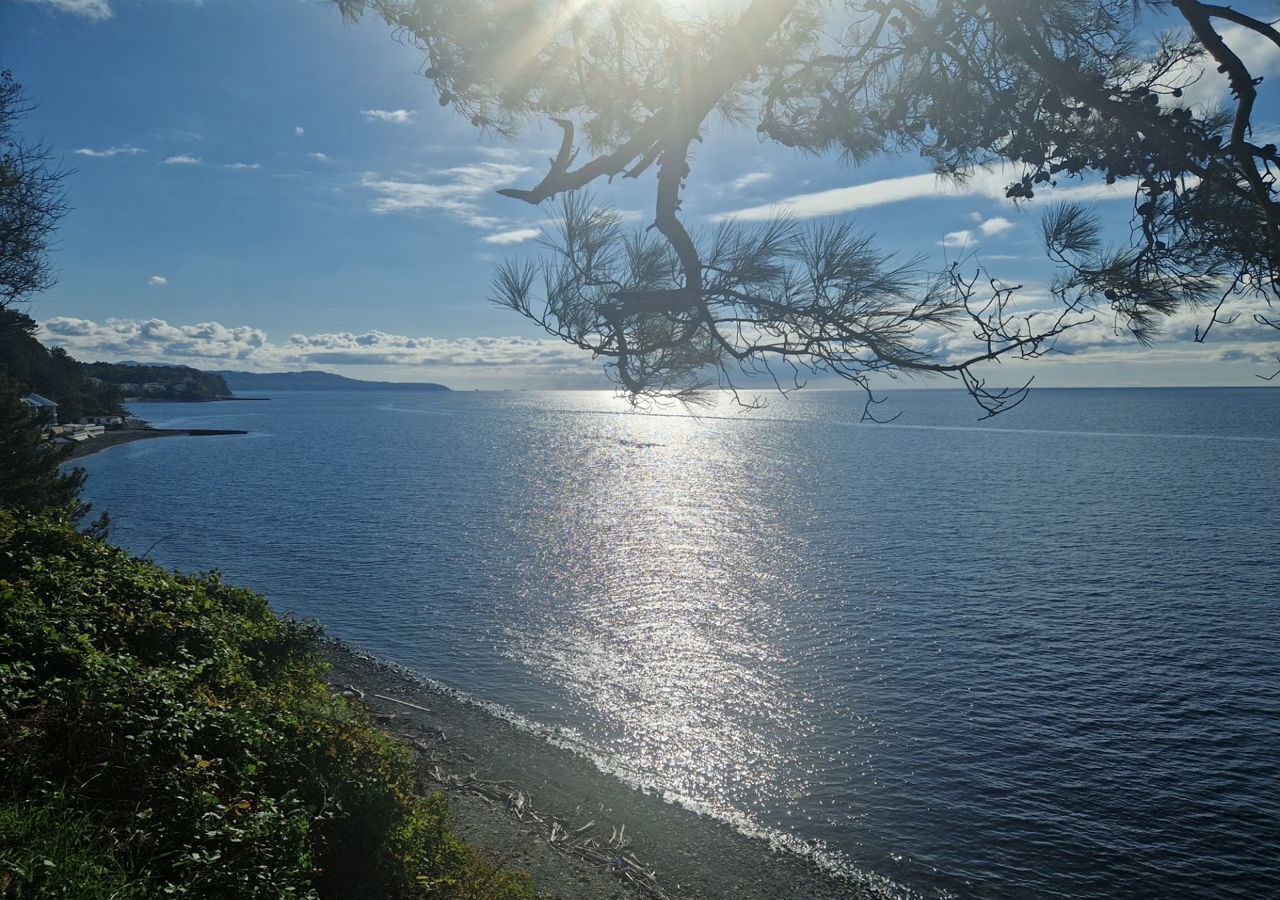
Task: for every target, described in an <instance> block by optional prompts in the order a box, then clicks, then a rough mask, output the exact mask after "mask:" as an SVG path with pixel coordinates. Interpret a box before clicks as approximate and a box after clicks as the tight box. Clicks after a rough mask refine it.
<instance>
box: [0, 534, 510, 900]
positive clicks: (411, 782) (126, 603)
mask: <svg viewBox="0 0 1280 900" xmlns="http://www.w3.org/2000/svg"><path fill="white" fill-rule="evenodd" d="M317 636H318V629H317V628H316V627H315V626H312V625H309V624H304V623H299V622H296V621H292V620H289V619H284V618H281V617H279V616H277V615H275V614H274V613H273V612H272V611H271V610H270V608H269V607H268V606H267V603H266V601H265V600H264V599H263V598H262V597H261V596H260V595H258V594H255V593H253V592H251V591H248V590H244V589H241V588H236V587H232V586H230V585H227V584H225V583H224V582H223V581H222V580H221V579H220V577H219V576H218V575H216V574H209V575H203V576H199V577H189V576H182V575H176V574H172V573H169V572H166V571H164V570H162V569H160V568H158V567H157V566H155V565H153V564H152V563H150V562H147V561H145V560H141V559H136V558H133V557H131V556H130V555H129V554H128V553H126V552H125V551H123V550H120V549H119V548H116V547H113V546H111V545H109V544H107V543H105V542H103V541H101V540H98V539H96V538H94V537H91V536H88V535H84V534H79V533H77V532H76V531H75V529H74V528H73V527H72V524H71V522H70V520H69V519H68V518H67V517H66V516H64V515H60V514H56V513H45V514H42V515H28V514H23V513H15V512H9V511H0V716H3V728H2V729H0V896H5V897H9V896H12V897H18V898H27V897H54V896H56V897H84V898H97V897H104V898H105V897H118V898H134V897H192V898H259V897H261V898H268V897H270V898H276V897H279V898H285V897H289V898H293V897H316V898H348V897H351V898H355V897H362V898H363V897H369V898H437V897H439V898H459V900H479V898H511V900H515V898H527V897H532V896H533V892H532V890H531V888H530V886H529V883H528V881H527V879H526V878H524V877H522V876H518V875H513V874H510V873H506V872H503V871H500V870H498V869H496V868H495V867H494V866H492V865H490V864H489V863H488V862H486V861H485V860H484V859H483V858H481V856H480V855H479V853H478V852H477V851H476V850H474V849H473V848H471V847H469V846H468V845H466V844H464V843H463V842H462V841H461V840H459V839H458V838H457V837H456V836H455V835H454V834H453V833H452V832H450V831H449V829H448V825H447V821H446V820H447V808H446V803H445V801H444V798H443V797H441V796H440V795H434V796H424V795H422V794H421V793H419V792H418V790H417V788H418V785H417V783H416V778H415V774H414V769H413V764H412V759H411V756H410V754H409V751H408V750H407V749H406V748H405V747H403V746H402V745H400V744H398V743H397V742H396V741H395V740H394V739H392V738H391V737H389V736H388V735H386V734H385V733H383V732H382V731H380V730H379V729H378V728H376V727H375V726H374V725H373V724H372V723H371V721H370V720H369V718H368V717H367V715H366V714H365V713H364V712H363V711H362V710H361V709H360V708H358V707H356V706H354V705H353V704H350V703H349V702H347V701H346V700H344V699H342V698H340V697H335V696H332V695H331V694H330V692H329V691H328V689H327V687H326V686H325V684H324V682H323V680H322V678H321V674H322V672H323V668H324V662H323V660H322V658H321V656H320V654H319V652H318V649H317V642H316V641H317Z"/></svg>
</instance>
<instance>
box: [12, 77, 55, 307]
mask: <svg viewBox="0 0 1280 900" xmlns="http://www.w3.org/2000/svg"><path fill="white" fill-rule="evenodd" d="M29 111H30V105H29V104H28V102H27V100H26V96H25V95H24V93H23V91H22V85H20V84H19V83H18V82H17V81H16V80H15V79H14V77H13V73H11V72H9V71H8V70H5V71H3V72H0V309H3V308H4V307H7V306H10V305H12V304H13V303H15V302H18V301H21V300H24V299H26V298H27V297H29V296H31V295H32V294H37V293H39V292H40V291H43V290H46V289H48V288H49V287H51V286H52V285H53V282H54V273H53V268H52V265H51V263H50V261H49V244H50V241H52V240H53V232H54V228H55V226H56V225H57V223H58V220H59V219H60V218H62V216H63V214H64V213H65V212H66V210H67V205H66V198H65V196H64V195H63V193H62V178H63V175H64V174H65V172H63V171H62V170H60V169H58V168H56V167H55V166H53V165H51V159H52V157H51V154H50V152H49V149H48V148H47V147H45V146H43V145H41V144H36V143H30V142H27V141H24V140H23V139H22V137H21V135H20V134H19V133H18V126H19V124H20V123H21V121H22V118H23V116H25V115H26V114H27V112H29Z"/></svg>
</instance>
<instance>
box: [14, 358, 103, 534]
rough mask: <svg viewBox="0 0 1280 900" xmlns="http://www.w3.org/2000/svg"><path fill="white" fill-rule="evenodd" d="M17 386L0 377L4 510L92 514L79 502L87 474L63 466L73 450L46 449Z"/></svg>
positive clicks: (78, 514)
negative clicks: (62, 467)
mask: <svg viewBox="0 0 1280 900" xmlns="http://www.w3.org/2000/svg"><path fill="white" fill-rule="evenodd" d="M21 396H22V395H21V393H20V392H19V390H18V386H17V384H16V383H15V382H14V381H13V380H11V379H9V378H6V377H5V376H4V375H2V374H0V509H7V510H13V511H19V512H24V513H37V512H40V511H42V510H45V509H49V508H53V507H62V508H67V509H71V510H74V511H75V512H76V514H77V518H78V517H80V516H82V515H83V514H84V513H85V512H87V511H88V507H84V506H82V505H81V504H80V503H79V500H78V499H77V498H78V497H79V494H80V487H81V485H83V484H84V472H83V471H82V470H81V469H71V470H70V471H67V472H63V471H61V470H60V468H59V466H60V465H61V463H62V462H63V461H64V460H65V459H66V457H67V453H68V452H69V450H70V448H69V447H46V446H43V442H42V439H41V437H40V428H39V427H38V426H37V425H36V421H35V419H34V418H33V417H32V415H31V410H30V409H29V408H28V407H27V405H26V404H25V403H23V402H22V401H21V400H20V399H19V398H20V397H21Z"/></svg>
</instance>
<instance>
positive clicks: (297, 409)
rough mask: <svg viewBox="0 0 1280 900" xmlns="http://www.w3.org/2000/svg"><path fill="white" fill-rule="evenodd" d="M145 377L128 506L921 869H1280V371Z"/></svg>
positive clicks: (329, 617) (1102, 891)
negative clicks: (336, 380)
mask: <svg viewBox="0 0 1280 900" xmlns="http://www.w3.org/2000/svg"><path fill="white" fill-rule="evenodd" d="M888 406H889V407H892V409H893V411H895V412H900V413H901V416H900V418H899V419H898V420H896V421H895V422H894V423H892V424H890V425H884V426H880V425H858V424H857V420H858V416H859V413H860V412H861V409H862V405H861V400H860V398H859V397H858V396H857V395H855V394H851V393H843V392H819V391H808V392H800V393H798V394H793V395H791V396H790V397H789V398H787V399H775V400H773V401H772V402H771V405H770V406H769V408H768V409H766V410H764V411H761V412H755V413H747V414H744V413H740V412H738V411H737V410H736V409H735V408H734V407H733V406H732V405H730V404H727V403H726V404H721V405H720V406H716V407H714V408H712V409H709V410H706V411H704V412H703V413H702V414H700V415H697V416H693V417H691V416H687V415H663V416H652V415H649V416H645V415H636V414H632V413H629V412H627V410H626V407H625V404H622V403H621V402H620V401H618V400H616V399H614V398H612V397H611V396H610V395H608V394H605V393H595V392H581V393H545V394H535V393H461V392H459V393H449V394H431V393H424V394H404V393H396V394H364V393H360V394H355V393H352V394H335V393H293V394H275V395H273V398H272V400H271V401H270V402H263V403H249V402H243V403H240V402H232V403H215V404H201V405H195V404H147V405H144V406H140V407H139V408H138V410H137V411H138V412H139V413H140V414H141V415H143V416H144V417H145V418H148V419H150V420H151V421H153V422H154V423H155V424H157V425H162V426H169V427H184V426H186V427H208V428H243V429H247V430H249V431H251V432H252V433H251V434H250V435H249V436H246V437H242V438H237V437H218V438H179V439H165V440H156V441H145V442H141V443H137V444H130V445H126V446H123V447H120V448H116V449H112V450H110V451H108V452H106V453H103V454H101V455H99V456H93V457H89V458H87V459H85V460H84V461H83V465H84V467H85V468H86V469H87V470H88V471H89V473H90V478H89V483H88V490H87V494H88V497H89V499H91V500H92V501H93V503H94V504H95V507H96V508H98V509H102V510H107V511H109V512H110V514H111V516H112V518H113V520H114V523H115V527H114V531H113V534H114V537H115V539H116V540H117V541H118V542H120V543H122V544H124V545H126V546H128V547H130V548H132V549H133V550H135V551H138V552H144V551H149V552H150V553H151V555H152V556H153V557H154V558H155V559H156V560H157V561H159V562H161V563H163V564H165V565H168V566H176V567H181V568H184V569H209V568H217V569H220V570H222V571H223V572H225V573H226V575H227V576H228V577H229V578H230V579H232V580H234V581H237V582H241V583H244V584H248V585H251V586H253V587H255V588H257V589H259V590H262V591H263V592H264V593H266V594H267V595H268V596H269V597H270V599H271V601H272V602H273V604H274V605H275V606H276V607H277V608H280V609H287V610H291V611H294V612H296V613H298V614H301V615H305V616H313V617H315V618H318V619H320V620H322V621H323V622H325V623H326V624H327V625H328V627H329V630H330V631H331V633H333V634H335V635H337V636H339V637H343V638H346V639H349V640H351V641H353V642H355V643H357V644H359V645H361V646H363V647H365V648H367V649H368V650H370V651H372V652H374V653H378V654H380V655H382V656H385V657H387V658H390V659H393V660H395V661H397V662H400V663H402V664H405V665H407V666H410V667H412V668H414V669H416V670H418V671H420V672H422V673H424V674H426V675H429V676H432V677H434V678H436V679H439V680H440V681H443V682H445V683H447V684H450V685H452V686H455V687H458V688H460V689H462V690H464V691H466V692H468V693H470V694H472V695H473V696H476V697H478V698H483V699H486V700H491V701H495V702H497V703H500V704H502V705H503V706H505V707H507V708H510V709H511V710H513V711H515V712H517V713H519V714H521V715H523V716H525V717H527V718H529V719H531V720H533V721H535V722H538V723H542V724H545V725H549V726H556V727H559V728H561V729H562V730H563V732H564V733H565V734H566V735H569V736H570V737H571V738H573V739H574V740H576V741H578V742H580V743H581V745H582V746H583V748H584V749H585V750H587V751H589V752H590V753H592V754H593V755H594V756H596V758H597V759H598V760H600V761H601V763H602V764H604V765H606V766H608V767H609V768H610V769H612V770H613V771H616V772H618V773H619V774H620V775H621V776H622V777H624V778H626V779H628V780H630V781H632V782H633V783H638V784H642V785H644V786H646V787H648V788H651V789H655V790H660V791H662V792H665V793H666V794H667V796H669V797H671V798H672V799H674V800H678V801H680V802H683V803H685V804H686V805H688V806H690V807H692V808H695V809H698V810H700V811H702V812H704V813H707V814H711V815H715V816H718V817H720V818H723V819H725V820H726V821H729V822H732V823H734V824H736V825H737V826H738V827H741V828H745V829H747V830H749V831H753V832H761V833H767V834H770V835H772V836H773V837H774V839H775V840H777V841H780V842H782V843H786V842H788V841H805V842H818V843H820V845H821V846H822V848H823V849H824V855H823V858H824V859H825V860H826V862H827V863H828V864H830V865H832V866H835V867H839V866H851V867H854V868H857V869H860V870H863V871H866V872H872V873H876V874H878V875H882V876H887V877H889V878H891V879H893V880H895V881H897V882H898V883H900V884H902V885H904V886H906V887H909V888H911V889H912V890H914V891H917V892H919V893H921V894H923V895H926V896H933V895H939V894H941V895H945V894H946V893H947V892H950V893H951V894H954V895H956V896H960V897H1001V898H1003V897H1046V896H1047V897H1190V896H1196V897H1249V898H1257V897H1268V896H1280V390H1268V389H1254V390H1245V389H1241V390H1227V389H1222V390H1211V389H1206V390H1087V391H1086V390H1081V391H1065V390H1063V391H1054V390H1042V391H1038V392H1036V393H1034V394H1033V395H1032V397H1031V398H1030V399H1029V400H1028V401H1027V402H1026V403H1025V404H1023V406H1021V407H1019V408H1018V409H1016V410H1014V411H1013V412H1011V413H1009V414H1006V415H1002V416H1000V417H998V418H996V419H994V420H991V421H989V422H983V423H979V422H977V421H976V419H977V411H976V409H975V407H974V406H973V405H972V403H971V402H970V401H969V400H968V399H967V398H966V397H965V396H964V395H963V394H960V393H957V392H949V391H904V392H896V393H893V394H892V395H891V397H890V401H889V404H888Z"/></svg>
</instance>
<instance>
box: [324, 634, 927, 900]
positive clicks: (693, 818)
mask: <svg viewBox="0 0 1280 900" xmlns="http://www.w3.org/2000/svg"><path fill="white" fill-rule="evenodd" d="M321 652H322V654H323V656H324V657H325V659H326V660H327V661H328V662H329V664H330V666H331V667H332V668H331V671H330V672H328V673H327V674H326V676H325V678H326V680H327V681H328V682H329V683H330V685H331V686H332V687H333V689H334V690H335V691H337V692H340V693H344V694H345V695H346V696H349V697H352V698H355V699H359V700H360V701H361V702H362V703H364V704H365V705H366V706H367V707H368V708H369V710H370V712H371V713H372V714H373V715H374V717H375V719H376V720H377V721H378V722H379V723H380V724H381V725H382V727H383V728H385V729H386V730H387V731H388V732H390V733H391V734H392V735H393V736H395V737H396V738H398V739H400V740H401V741H403V742H404V743H406V744H407V745H408V746H409V747H411V748H412V749H413V751H414V753H415V754H416V755H417V757H418V768H419V772H420V774H421V776H422V777H423V780H424V783H425V784H427V785H428V787H429V788H430V789H431V790H439V791H442V792H443V793H444V794H445V795H446V796H447V797H448V798H449V805H450V809H451V810H452V811H453V815H454V823H453V824H454V828H455V830H456V831H457V832H458V834H459V835H460V836H462V837H463V838H464V839H465V840H467V841H468V842H470V843H473V844H475V845H476V846H478V847H480V848H482V849H483V850H484V851H485V852H487V853H489V854H491V855H493V856H494V857H496V858H497V859H499V860H500V861H501V862H502V863H503V864H504V865H508V866H512V867H515V868H520V869H525V870H527V871H529V872H530V873H531V874H532V875H533V878H534V881H535V884H536V885H537V889H538V890H539V891H541V892H547V893H550V894H553V895H555V896H557V897H560V898H562V900H594V898H614V900H634V898H651V900H677V898H684V900H710V898H721V897H723V898H729V897H733V898H744V900H774V898H778V897H788V898H797V900H801V898H806V900H839V898H844V900H851V898H858V900H888V898H901V900H905V898H909V897H911V896H913V895H912V894H911V893H910V892H908V891H906V890H905V889H903V888H902V887H900V886H898V885H896V884H893V883H892V882H889V881H888V880H883V879H880V878H877V877H875V876H865V877H864V878H862V879H858V880H857V881H856V882H855V880H854V879H842V878H838V877H837V876H834V875H832V874H830V873H828V872H826V871H824V870H822V869H820V868H819V867H818V865H817V864H816V863H815V862H814V861H813V860H811V859H809V858H806V857H804V856H801V855H798V854H795V853H791V852H781V851H778V850H776V849H774V848H772V847H771V846H770V845H769V843H768V842H767V841H765V840H763V839H760V838H755V837H750V836H748V835H746V834H743V833H742V832H740V831H737V830H735V829H733V828H732V827H730V826H729V825H728V824H726V823H724V822H721V821H718V820H716V819H713V818H711V817H708V816H703V815H699V814H697V813H695V812H692V811H690V810H688V809H685V808H684V807H682V806H679V805H676V804H674V803H670V802H667V801H666V800H664V799H662V798H661V797H658V796H656V795H653V794H648V793H645V792H643V791H640V790H637V789H636V788H633V787H630V786H628V785H627V784H625V783H623V782H622V781H621V780H619V779H617V778H615V777H614V776H612V775H610V774H608V773H606V772H604V771H602V770H601V769H600V768H598V767H597V766H596V765H595V764H594V763H593V762H592V761H591V760H590V759H588V758H586V757H584V756H582V755H579V754H576V753H573V752H571V751H570V750H567V749H563V748H561V747H557V746H555V745H553V744H552V743H551V742H550V741H549V740H548V739H547V737H548V735H547V734H546V733H545V732H544V733H536V732H533V731H530V730H528V729H524V728H520V727H517V726H516V725H515V724H513V723H512V722H510V721H508V720H507V719H505V718H503V717H501V716H499V715H497V714H495V713H494V712H491V711H490V710H489V709H486V708H485V704H484V703H483V702H481V701H478V700H472V699H469V698H466V697H465V696H464V695H461V694H458V693H457V692H455V691H452V690H450V689H449V688H446V687H444V686H440V685H436V684H433V683H432V682H430V681H429V680H428V679H425V678H423V677H421V676H417V677H415V675H416V673H413V672H412V671H411V670H408V669H405V668H403V667H401V666H398V665H396V664H394V663H390V662H387V661H384V660H381V659H379V658H377V657H375V656H373V655H372V654H369V653H366V652H364V651H363V650H361V649H359V648H358V647H355V646H353V645H351V644H348V643H346V642H344V641H342V640H339V639H336V638H331V637H326V638H325V639H324V640H323V642H322V645H321Z"/></svg>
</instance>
